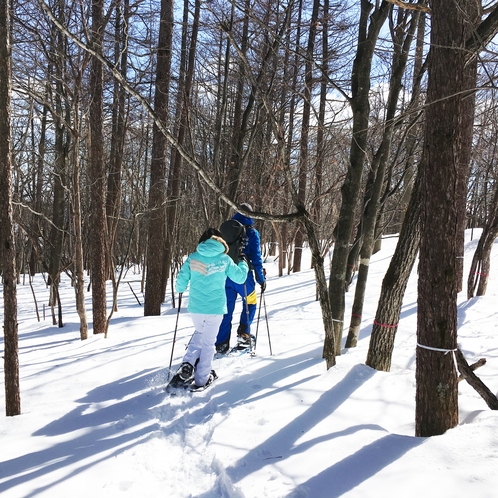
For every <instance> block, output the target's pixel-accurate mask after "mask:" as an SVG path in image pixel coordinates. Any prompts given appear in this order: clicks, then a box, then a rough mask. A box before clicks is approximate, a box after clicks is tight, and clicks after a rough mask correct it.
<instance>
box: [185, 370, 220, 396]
mask: <svg viewBox="0 0 498 498" xmlns="http://www.w3.org/2000/svg"><path fill="white" fill-rule="evenodd" d="M217 378H218V375H216V372H215V371H214V370H211V373H210V374H209V377H208V380H207V381H206V383H205V384H204V385H203V386H197V385H195V384H194V383H192V384H191V385H190V392H193V393H198V392H201V391H205V390H206V389H207V388H208V387H210V386H211V385H212V384H213V382H214V381H215V380H216V379H217Z"/></svg>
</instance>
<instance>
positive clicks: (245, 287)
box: [216, 203, 266, 354]
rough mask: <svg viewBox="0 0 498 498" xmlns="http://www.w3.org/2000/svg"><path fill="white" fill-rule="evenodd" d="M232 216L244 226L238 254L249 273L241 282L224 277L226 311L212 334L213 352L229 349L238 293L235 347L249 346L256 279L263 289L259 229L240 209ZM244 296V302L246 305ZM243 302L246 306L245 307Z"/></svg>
mask: <svg viewBox="0 0 498 498" xmlns="http://www.w3.org/2000/svg"><path fill="white" fill-rule="evenodd" d="M239 207H240V208H242V209H244V210H245V211H248V212H252V211H253V209H252V206H251V205H250V204H247V203H244V204H240V206H239ZM232 220H235V221H238V222H239V223H241V224H242V225H243V226H244V228H245V244H244V246H243V248H242V251H241V253H242V255H243V257H244V258H245V259H247V261H248V263H249V270H250V271H249V273H248V274H247V278H246V280H245V282H244V283H242V284H240V283H237V282H234V281H233V280H231V279H230V278H227V281H226V285H225V292H226V297H227V308H228V310H227V312H226V314H225V315H224V316H223V321H222V322H221V325H220V329H219V331H218V336H217V338H216V352H217V353H220V354H226V353H228V352H229V351H230V335H231V330H232V318H233V311H234V309H235V303H236V301H237V296H241V297H242V304H243V306H242V313H241V314H240V321H239V325H238V328H237V348H238V349H245V348H247V347H250V346H251V340H252V338H251V333H250V330H251V324H252V321H253V319H254V315H255V314H256V305H257V295H256V283H258V284H259V285H260V288H261V293H263V292H264V291H265V289H266V279H265V273H264V269H263V258H262V257H261V240H260V236H259V232H258V231H257V230H256V229H255V228H254V220H253V219H252V218H251V217H250V216H246V215H244V214H242V213H240V212H237V213H235V215H234V216H233V217H232ZM246 300H247V305H246ZM246 306H247V308H246Z"/></svg>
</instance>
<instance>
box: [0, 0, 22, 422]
mask: <svg viewBox="0 0 498 498" xmlns="http://www.w3.org/2000/svg"><path fill="white" fill-rule="evenodd" d="M9 6H10V2H9V1H8V0H0V136H1V140H0V265H1V269H2V280H3V303H4V304H3V335H4V353H3V356H4V377H5V414H6V416H7V417H11V416H14V415H19V414H20V413H21V393H20V387H19V347H18V326H17V288H16V284H17V280H16V261H15V258H16V251H15V246H14V224H13V220H12V156H11V152H12V149H11V147H12V138H11V137H12V134H11V122H10V112H11V109H10V102H11V98H10V92H11V46H10V39H9V38H10V16H9Z"/></svg>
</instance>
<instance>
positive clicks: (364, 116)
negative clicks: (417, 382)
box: [325, 0, 391, 354]
mask: <svg viewBox="0 0 498 498" xmlns="http://www.w3.org/2000/svg"><path fill="white" fill-rule="evenodd" d="M372 7H373V4H372V3H370V2H369V1H368V0H361V14H360V23H359V29H358V47H357V52H356V57H355V60H354V62H353V71H352V75H351V86H352V91H351V99H350V103H351V110H352V113H353V133H352V140H351V147H350V157H349V160H350V164H349V168H348V171H347V174H346V179H345V180H344V184H343V185H342V187H341V195H342V204H341V209H340V213H339V220H338V222H337V227H336V237H335V244H334V252H333V255H332V268H331V271H330V280H329V294H330V303H331V308H332V316H333V320H334V330H335V349H336V354H340V353H341V343H342V331H343V326H344V308H345V295H344V294H345V290H346V267H347V261H348V254H349V243H350V240H351V235H352V232H353V227H354V222H355V212H356V206H357V204H358V196H359V192H360V187H361V181H362V176H363V169H364V164H365V155H366V150H367V131H368V120H369V117H370V103H369V91H370V70H371V67H372V60H373V53H374V49H375V44H376V42H377V38H378V35H379V32H380V29H381V28H382V26H383V24H384V21H385V20H386V18H387V14H388V13H389V9H390V8H391V4H390V3H388V2H386V1H383V2H382V3H381V4H380V6H378V8H376V10H375V11H374V12H373V13H372V14H371V15H370V11H371V9H372ZM369 19H370V23H369ZM325 340H326V341H327V337H326V338H325ZM325 349H329V346H327V345H326V346H325Z"/></svg>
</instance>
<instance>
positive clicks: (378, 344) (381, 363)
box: [366, 172, 421, 372]
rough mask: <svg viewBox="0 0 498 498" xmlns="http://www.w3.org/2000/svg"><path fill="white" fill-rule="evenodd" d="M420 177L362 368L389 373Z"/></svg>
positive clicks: (415, 233) (411, 258)
mask: <svg viewBox="0 0 498 498" xmlns="http://www.w3.org/2000/svg"><path fill="white" fill-rule="evenodd" d="M420 188H421V174H420V172H419V173H418V174H417V178H416V180H415V184H414V187H413V190H412V196H411V198H410V203H409V204H408V208H407V210H406V214H405V219H404V222H403V226H402V227H401V232H400V234H399V240H398V244H397V246H396V250H395V251H394V254H393V257H392V258H391V261H390V263H389V268H388V269H387V272H386V274H385V276H384V280H383V281H382V288H381V291H380V297H379V304H378V306H377V312H376V313H375V320H374V323H373V326H372V334H371V336H370V344H369V347H368V354H367V360H366V364H367V365H368V366H369V367H372V368H375V369H376V370H382V371H385V372H389V370H390V369H391V358H392V353H393V350H394V339H395V337H396V332H397V330H398V322H399V317H400V314H401V305H402V303H403V296H404V295H405V290H406V286H407V284H408V279H409V278H410V274H411V271H412V268H413V264H414V262H415V259H416V256H417V252H418V248H419V243H420V222H419V221H420Z"/></svg>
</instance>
